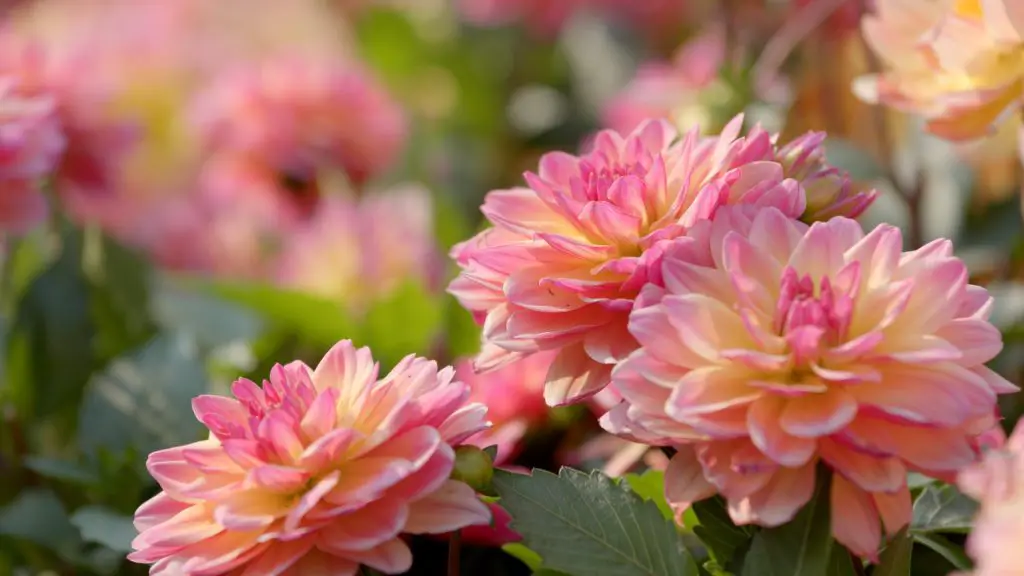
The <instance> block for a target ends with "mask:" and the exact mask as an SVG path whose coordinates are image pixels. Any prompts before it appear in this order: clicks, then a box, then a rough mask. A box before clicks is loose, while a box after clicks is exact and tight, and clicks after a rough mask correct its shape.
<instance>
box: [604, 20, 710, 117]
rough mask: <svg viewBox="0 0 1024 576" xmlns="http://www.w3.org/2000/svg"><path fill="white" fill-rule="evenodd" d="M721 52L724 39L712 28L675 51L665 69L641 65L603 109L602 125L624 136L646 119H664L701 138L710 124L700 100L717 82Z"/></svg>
mask: <svg viewBox="0 0 1024 576" xmlns="http://www.w3.org/2000/svg"><path fill="white" fill-rule="evenodd" d="M725 48H726V46H725V34H724V33H723V31H722V30H721V29H718V28H713V29H711V31H709V32H705V33H704V34H702V35H701V36H698V37H697V38H695V39H693V40H691V41H690V42H688V43H686V44H684V45H683V46H681V47H680V48H679V49H678V50H677V51H676V54H675V57H674V58H673V60H672V62H671V63H662V62H655V63H649V64H645V65H642V66H641V67H640V69H639V70H638V71H637V74H636V76H635V77H634V78H633V79H632V80H631V81H630V83H629V84H628V85H627V86H626V87H625V88H624V89H623V91H622V92H621V93H620V94H618V95H617V96H616V97H615V98H613V99H612V100H611V101H610V102H609V103H608V105H607V106H606V107H605V110H604V123H605V125H606V126H608V127H609V128H611V129H613V130H616V131H619V132H630V131H632V130H633V129H635V128H636V127H637V126H639V125H640V124H643V123H644V121H646V120H647V119H649V118H664V119H666V120H670V121H671V122H672V123H673V124H675V125H676V126H700V127H701V128H703V129H704V131H705V132H707V131H708V130H710V129H711V123H712V121H713V119H712V118H711V110H710V106H709V102H707V101H706V99H705V96H706V94H707V92H708V91H709V90H712V89H713V88H714V86H715V81H716V80H717V79H718V72H719V69H720V68H721V67H722V63H723V62H724V61H725Z"/></svg>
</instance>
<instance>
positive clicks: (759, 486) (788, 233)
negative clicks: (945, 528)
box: [602, 206, 1017, 557]
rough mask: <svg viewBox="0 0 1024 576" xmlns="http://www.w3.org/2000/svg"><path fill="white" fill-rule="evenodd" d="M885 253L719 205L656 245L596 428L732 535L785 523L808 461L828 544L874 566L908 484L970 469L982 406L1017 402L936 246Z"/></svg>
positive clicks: (807, 482)
mask: <svg viewBox="0 0 1024 576" xmlns="http://www.w3.org/2000/svg"><path fill="white" fill-rule="evenodd" d="M901 246H902V238H901V235H900V231H899V230H898V229H897V228H894V227H891V226H886V225H883V226H879V227H878V228H876V229H875V230H873V231H872V232H870V233H868V234H865V233H864V232H863V230H862V229H861V227H860V225H859V224H858V223H857V222H855V221H853V220H850V219H847V218H842V217H839V218H834V219H832V220H829V221H827V222H816V223H814V224H812V225H810V226H808V225H806V224H804V223H802V222H799V221H796V220H792V219H790V218H789V217H788V216H787V215H786V214H784V213H783V212H780V211H779V210H776V209H774V208H770V207H769V208H763V209H760V210H751V209H749V208H748V207H742V206H741V207H729V208H723V209H722V210H720V211H719V212H718V214H717V215H716V216H715V219H714V220H713V221H710V222H709V221H705V222H701V223H698V224H697V225H696V226H694V227H692V228H691V230H690V232H689V234H688V235H687V236H686V237H685V238H681V239H678V240H676V241H675V242H674V243H673V244H672V245H671V246H670V247H668V248H666V249H665V252H666V253H665V257H664V259H663V264H662V280H663V286H664V288H661V287H657V286H655V285H650V286H648V287H646V288H645V289H644V291H643V292H642V293H641V295H640V299H639V300H638V302H637V309H636V310H635V311H634V312H633V314H632V315H631V316H630V320H629V329H630V332H631V333H632V334H633V336H634V337H636V339H637V340H638V341H639V343H640V345H641V347H640V349H639V350H637V351H636V352H634V353H633V354H631V355H630V356H629V358H627V359H626V360H625V361H623V362H622V363H620V364H619V365H618V366H616V368H615V370H614V372H613V374H612V382H613V386H614V387H615V388H616V389H617V390H618V391H619V393H621V394H622V396H623V397H624V399H625V400H624V401H623V403H622V404H620V405H619V406H617V407H615V408H613V409H612V410H611V411H610V412H609V413H608V414H606V415H605V416H604V417H603V419H602V424H603V425H604V427H605V428H606V429H607V430H608V431H610V432H612V433H615V434H619V435H622V436H625V437H627V438H630V439H633V440H637V441H640V442H645V443H649V444H653V445H663V446H677V447H679V451H678V453H677V454H676V456H675V457H674V458H673V459H672V461H671V463H670V465H669V467H668V469H667V471H666V479H665V480H666V488H665V491H666V496H667V498H668V499H669V501H670V502H672V503H673V504H675V505H676V506H678V507H685V506H687V505H688V504H689V503H690V502H692V501H694V500H698V499H701V498H704V497H707V496H710V495H712V494H714V493H716V492H717V493H720V494H722V495H723V496H724V497H725V498H726V500H727V501H728V503H729V513H730V515H731V516H732V518H733V520H734V521H735V522H737V523H740V524H747V523H754V524H760V525H764V526H777V525H780V524H783V523H785V522H787V521H788V520H790V519H791V518H792V517H793V515H794V514H795V513H796V512H797V511H798V510H799V509H800V508H801V507H802V506H803V505H804V504H805V503H806V502H807V501H808V500H809V499H810V497H811V495H812V493H813V491H814V482H815V468H816V466H817V465H818V463H824V464H825V465H826V466H828V467H829V468H830V469H831V470H832V471H834V472H835V474H834V476H833V481H832V488H831V500H832V507H833V514H832V518H833V523H832V530H833V532H834V534H835V537H836V539H837V540H839V541H840V542H842V543H843V544H844V545H846V546H847V547H848V548H849V549H850V550H852V551H854V552H855V553H857V554H859V555H861V556H865V557H875V556H876V553H877V550H878V547H879V544H880V542H881V540H882V533H881V530H882V526H884V528H885V532H886V533H887V534H893V533H895V532H896V531H898V530H899V529H900V528H901V527H902V526H904V525H905V524H906V523H907V522H908V521H909V519H910V506H911V501H910V493H909V491H908V489H907V482H906V477H907V472H908V471H910V470H913V471H918V472H921V473H924V474H927V475H931V476H938V477H943V478H946V477H950V476H951V475H952V474H953V473H955V471H957V470H959V469H961V468H963V467H964V466H966V465H968V464H970V463H971V462H973V461H975V459H976V458H977V452H976V437H977V436H978V435H979V434H983V433H985V432H986V431H988V430H990V429H991V428H992V427H993V426H994V425H995V416H994V414H995V410H996V395H997V394H1000V393H1008V392H1012V391H1016V390H1017V388H1016V387H1015V386H1014V385H1013V384H1011V383H1009V382H1008V381H1006V380H1005V379H1003V378H1002V377H1001V376H999V375H998V374H996V373H995V372H993V371H992V370H990V369H989V368H986V367H985V365H984V363H985V362H987V361H989V360H991V359H992V358H993V357H994V356H995V355H996V354H997V353H998V352H999V350H1000V349H1001V348H1002V340H1001V336H1000V333H999V331H998V330H997V329H996V328H995V327H993V326H992V325H991V324H990V323H989V322H988V315H989V312H990V311H991V307H992V298H991V297H990V296H989V295H988V293H987V291H986V290H985V289H984V288H981V287H978V286H972V285H969V284H968V283H967V269H966V267H965V266H964V263H963V262H961V261H960V260H958V259H957V258H955V257H953V256H952V245H951V244H950V242H949V241H947V240H937V241H935V242H932V243H930V244H928V245H926V246H924V247H923V248H920V249H918V250H915V251H912V252H906V253H902V252H901Z"/></svg>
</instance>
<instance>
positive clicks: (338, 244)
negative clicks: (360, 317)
mask: <svg viewBox="0 0 1024 576" xmlns="http://www.w3.org/2000/svg"><path fill="white" fill-rule="evenodd" d="M283 242H284V243H283V246H282V252H281V255H280V257H279V264H278V265H277V270H276V274H277V280H278V282H279V283H281V284H283V285H286V286H290V287H292V288H296V289H299V290H304V291H307V292H310V293H314V294H318V295H320V296H323V297H325V298H330V299H333V300H337V301H339V302H344V303H345V305H346V306H347V307H348V308H350V309H352V310H356V311H358V310H361V309H364V308H365V307H366V306H367V305H368V304H370V303H371V302H372V301H373V300H374V299H381V298H386V297H387V296H388V295H389V294H390V293H391V292H393V291H394V290H395V289H396V288H398V287H399V285H400V284H401V283H402V282H403V281H406V280H413V279H415V280H420V281H422V282H423V283H424V284H425V285H427V286H429V285H431V284H433V285H434V286H435V287H436V284H434V282H433V280H434V278H433V277H434V276H436V275H437V273H438V272H439V266H438V264H439V262H438V260H439V259H438V252H437V248H436V245H435V244H434V238H433V207H432V205H431V198H430V193H429V192H428V191H427V190H425V189H423V188H421V187H419V186H415V185H405V186H402V187H398V188H394V189H391V190H387V191H382V192H374V193H370V194H366V195H364V196H363V197H362V198H355V197H352V196H349V195H343V194H335V195H330V196H326V197H324V200H323V203H322V205H321V207H320V208H319V210H318V211H317V213H316V215H315V216H313V219H312V220H310V221H309V222H307V223H305V224H303V225H302V226H300V227H299V228H298V229H297V230H296V231H295V232H294V233H293V234H291V235H290V236H288V237H286V238H284V240H283Z"/></svg>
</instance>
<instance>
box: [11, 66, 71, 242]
mask: <svg viewBox="0 0 1024 576" xmlns="http://www.w3.org/2000/svg"><path fill="white" fill-rule="evenodd" d="M63 150H64V136H63V135H62V133H61V130H60V125H59V123H58V121H57V118H56V116H55V114H54V102H53V99H51V98H47V97H45V96H39V97H27V98H23V97H19V96H18V95H17V94H16V91H15V85H14V83H13V82H11V81H10V80H7V81H0V186H2V187H3V192H0V232H15V233H20V232H25V231H27V230H28V229H29V228H31V227H32V226H34V225H36V224H38V223H40V222H42V221H43V220H44V219H45V218H46V199H45V198H44V197H43V195H42V192H41V190H40V185H41V180H42V178H43V177H44V176H45V175H47V174H49V173H51V172H52V171H53V169H54V167H55V165H56V163H57V159H58V157H59V156H60V154H61V152H63Z"/></svg>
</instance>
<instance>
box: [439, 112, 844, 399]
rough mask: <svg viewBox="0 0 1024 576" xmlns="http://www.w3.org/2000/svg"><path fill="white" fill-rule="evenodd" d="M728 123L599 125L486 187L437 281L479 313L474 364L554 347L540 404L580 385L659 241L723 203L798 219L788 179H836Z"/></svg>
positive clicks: (607, 361)
mask: <svg viewBox="0 0 1024 576" xmlns="http://www.w3.org/2000/svg"><path fill="white" fill-rule="evenodd" d="M741 126H742V117H737V118H736V119H734V120H733V121H732V122H730V123H729V125H728V126H727V127H726V128H725V130H724V131H723V134H722V135H721V136H715V137H711V138H702V137H700V136H699V135H698V132H697V130H693V131H691V132H690V133H689V134H687V135H686V136H685V137H683V138H681V139H679V138H677V133H676V131H675V129H674V128H673V127H672V126H671V125H670V124H669V123H668V122H666V121H664V120H657V121H654V120H652V121H648V122H646V123H644V124H643V125H641V126H639V127H638V128H637V129H636V130H634V131H633V132H632V133H630V134H629V135H627V136H621V135H619V134H618V133H616V132H614V131H610V130H606V131H603V132H600V133H599V134H598V135H597V136H596V138H595V139H594V142H593V147H592V149H591V150H590V151H589V152H587V153H586V154H583V155H581V156H572V155H569V154H566V153H563V152H552V153H549V154H546V155H545V156H543V157H542V158H541V160H540V169H539V171H538V172H537V173H527V174H526V182H527V184H528V185H529V187H528V188H512V189H509V190H496V191H493V192H491V193H490V194H488V195H487V198H486V200H485V201H484V205H483V208H482V211H483V213H484V215H485V216H486V217H487V219H488V220H490V222H491V223H492V224H493V225H494V227H492V228H489V229H487V230H485V231H483V232H482V233H480V234H478V235H477V236H476V237H474V238H472V239H470V240H469V241H467V242H464V243H462V244H460V245H458V246H456V247H455V248H454V249H453V251H452V256H453V257H454V258H455V260H456V261H457V262H458V264H459V265H460V266H461V267H462V269H463V270H462V274H461V275H460V276H459V277H458V278H457V279H456V280H455V281H453V282H452V284H451V286H450V287H449V290H450V292H451V293H452V294H454V295H455V296H456V297H457V298H458V299H459V300H460V302H461V303H462V304H463V306H465V307H466V308H468V309H469V310H470V311H471V312H473V313H474V314H475V315H476V317H477V319H478V321H481V322H482V323H483V327H484V339H485V343H484V350H483V352H482V353H481V355H480V356H479V357H478V358H477V362H476V365H477V368H478V369H480V370H487V369H491V368H495V367H498V366H501V365H502V364H504V363H507V362H510V361H513V360H515V359H516V358H519V357H522V356H524V355H527V354H530V353H534V352H537V351H539V350H558V351H559V352H558V354H557V356H556V357H555V360H554V362H553V363H552V366H551V369H550V370H549V372H548V375H547V386H546V389H545V399H546V400H547V402H548V403H549V404H551V405H562V404H567V403H571V402H574V401H578V400H581V399H583V398H586V397H588V396H591V395H593V394H595V393H597V392H598V391H600V390H601V389H602V388H604V387H605V385H606V384H607V383H608V377H609V374H610V372H611V367H612V365H613V364H614V363H615V362H617V361H618V360H621V359H622V358H624V357H625V356H626V355H627V354H629V353H630V352H631V351H632V350H633V349H634V348H635V345H636V343H635V340H634V339H633V337H632V336H631V335H630V334H629V332H628V331H627V330H626V323H627V319H628V317H629V312H630V310H631V309H632V308H633V301H634V299H635V298H636V296H637V294H639V293H640V289H641V287H643V285H644V284H646V283H647V282H649V281H651V280H652V279H653V276H655V275H657V274H658V273H659V272H658V271H659V270H660V268H659V267H658V261H659V259H660V257H661V254H662V252H663V250H664V246H666V245H667V243H668V242H669V241H670V240H672V239H673V238H677V237H679V236H682V235H684V234H685V233H686V231H687V229H688V228H689V227H691V226H693V225H694V224H696V223H697V222H700V221H702V220H704V219H706V218H709V217H710V216H711V215H712V214H713V213H714V212H715V210H716V209H717V208H718V207H719V206H721V205H725V204H749V205H755V206H761V207H767V206H774V207H777V208H778V209H780V210H781V211H782V212H783V213H784V214H786V215H787V216H789V217H792V218H797V217H800V216H801V215H803V214H804V213H805V208H806V206H807V199H806V197H805V194H806V193H807V190H805V189H804V187H803V186H802V185H801V180H800V178H805V177H806V178H811V177H812V176H813V177H814V178H815V182H816V183H818V184H823V185H825V184H827V185H830V186H833V187H834V190H842V189H843V188H844V186H847V185H848V183H847V179H846V178H845V176H841V175H838V174H836V175H834V176H836V177H835V178H833V175H831V174H830V175H828V176H827V177H826V176H825V175H824V174H822V173H821V172H820V168H822V166H821V165H819V164H818V163H817V162H816V161H811V159H812V157H813V154H812V152H813V148H812V147H807V146H798V147H796V148H792V149H791V148H789V147H785V148H782V149H778V148H776V146H775V144H774V137H772V136H771V135H769V134H768V133H767V132H765V131H764V130H762V129H760V128H755V129H753V130H751V132H750V134H749V135H748V136H746V137H740V136H739V133H740V128H741ZM790 172H792V173H793V174H794V175H796V176H795V177H789V176H791V174H790ZM818 176H822V177H823V179H822V180H818V179H817V177H818ZM828 183H831V184H828ZM816 185H817V184H816ZM836 197H838V192H836Z"/></svg>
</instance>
